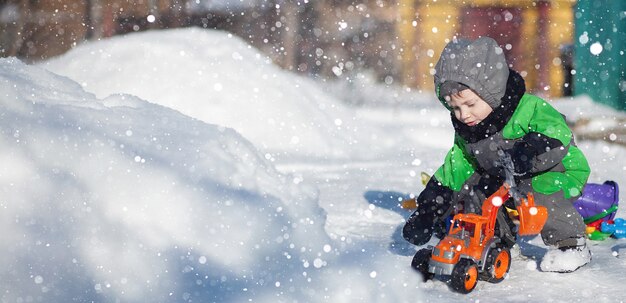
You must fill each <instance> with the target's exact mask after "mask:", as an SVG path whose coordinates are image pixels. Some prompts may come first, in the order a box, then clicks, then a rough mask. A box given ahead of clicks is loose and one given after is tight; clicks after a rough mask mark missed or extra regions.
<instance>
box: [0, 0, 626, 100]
mask: <svg viewBox="0 0 626 303" xmlns="http://www.w3.org/2000/svg"><path fill="white" fill-rule="evenodd" d="M189 26H196V27H202V28H207V29H218V30H224V31H228V32H231V33H233V34H234V35H237V36H239V37H241V38H242V39H244V40H245V41H247V42H248V43H250V44H251V45H253V46H254V47H256V48H258V49H260V50H261V51H262V52H263V53H265V54H266V55H267V56H269V57H270V58H272V60H274V62H275V63H276V64H277V65H279V66H281V67H282V68H284V69H287V70H290V71H293V72H296V73H299V74H303V75H307V76H310V77H313V78H316V79H318V80H320V79H321V80H323V81H327V80H337V81H345V82H348V83H350V82H352V81H356V80H358V78H371V79H374V81H376V82H379V83H383V84H385V85H395V86H402V87H405V88H407V89H410V90H417V91H432V89H433V84H432V73H433V68H434V64H435V63H436V61H437V59H438V57H439V53H440V52H441V50H442V49H443V47H444V46H445V44H446V43H447V42H449V41H450V39H452V37H455V36H456V37H466V38H472V39H474V38H477V37H479V36H484V35H488V36H491V37H493V38H494V39H496V41H498V43H499V44H500V45H501V47H502V48H503V49H504V51H505V54H506V56H507V59H508V60H509V63H510V64H511V65H512V68H514V69H515V70H517V71H519V72H520V73H521V74H522V76H523V77H524V78H525V80H526V86H527V88H528V90H529V91H531V92H533V93H535V94H538V95H540V96H542V97H550V98H556V97H562V96H571V95H579V94H586V95H589V96H590V97H591V98H592V99H594V100H595V101H596V102H601V103H604V104H607V105H610V106H612V107H615V108H618V109H621V110H625V109H626V77H625V67H626V54H624V52H625V51H626V50H625V47H624V44H625V41H626V1H620V0H595V1H573V0H549V1H548V0H546V1H530V0H500V1H496V0H473V1H472V0H465V1H452V0H363V1H351V0H135V1H129V0H45V1H43V0H0V45H1V46H0V56H2V57H9V56H15V57H18V58H20V59H21V60H23V61H26V62H29V63H33V62H37V61H41V60H45V59H48V58H51V57H54V56H58V55H61V54H63V53H64V52H66V51H67V50H69V49H71V48H72V47H74V46H76V45H78V44H81V43H84V42H85V41H90V40H98V39H106V38H107V37H112V36H116V35H125V34H129V33H133V32H138V31H146V30H161V29H169V28H179V27H189Z"/></svg>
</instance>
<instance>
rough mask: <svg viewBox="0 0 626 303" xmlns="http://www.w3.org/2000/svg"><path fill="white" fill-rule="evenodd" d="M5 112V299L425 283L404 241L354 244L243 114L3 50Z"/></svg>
mask: <svg viewBox="0 0 626 303" xmlns="http://www.w3.org/2000/svg"><path fill="white" fill-rule="evenodd" d="M0 117H2V119H0V127H1V129H2V135H1V136H0V146H1V148H0V159H1V160H2V163H3V165H2V167H0V197H1V198H0V208H1V209H2V211H1V212H0V229H1V230H2V233H1V234H0V241H2V243H3V245H2V248H0V266H2V268H4V269H5V270H4V271H3V272H2V273H1V274H0V289H2V290H3V291H2V295H1V296H0V298H1V299H2V301H7V302H21V301H23V302H29V301H33V300H35V301H42V302H70V301H79V302H86V301H122V302H190V301H195V302H244V301H249V300H253V301H255V302H277V301H290V302H291V301H301V302H315V301H320V300H330V298H333V301H334V302H352V301H367V302H376V301H381V302H382V301H386V300H392V301H395V302H400V301H408V300H410V299H413V298H415V297H416V296H418V295H419V292H417V291H416V287H417V285H419V282H418V276H417V275H415V273H414V272H412V271H411V270H410V269H409V268H406V267H404V266H403V267H402V268H401V269H400V270H398V269H397V268H396V269H394V270H389V264H397V263H398V261H397V259H398V258H399V257H398V256H393V255H388V256H377V257H376V259H375V260H372V256H371V255H370V254H369V253H368V252H365V251H363V252H361V253H353V254H348V255H344V254H345V252H344V251H345V250H346V249H349V246H346V243H342V242H341V241H340V240H336V239H331V238H330V237H328V235H327V234H326V233H325V232H324V223H325V214H324V212H323V211H322V210H321V208H319V206H318V202H317V190H316V189H314V188H312V187H310V186H309V185H306V184H305V183H303V182H302V180H301V179H300V178H298V177H293V176H289V175H283V174H281V173H278V172H277V171H276V170H275V168H274V167H273V165H272V163H271V161H269V160H267V159H266V157H265V156H264V155H262V154H259V153H258V151H257V150H256V149H255V147H254V146H252V145H251V144H250V142H248V141H247V140H245V139H244V138H242V137H241V136H240V135H239V134H237V133H236V132H235V131H233V130H232V129H228V128H224V127H220V126H215V125H210V124H206V123H203V122H201V121H198V120H195V119H192V118H189V117H187V116H184V115H181V114H180V113H178V112H176V111H173V110H170V109H168V108H164V107H162V106H159V105H154V104H151V103H148V102H146V101H143V100H141V99H138V98H136V97H133V96H130V95H112V96H109V97H107V98H106V99H103V100H99V99H97V98H96V97H95V96H94V95H92V94H91V93H88V92H85V91H84V90H83V89H82V88H81V86H80V85H79V84H78V83H76V82H73V81H72V80H69V79H67V78H65V77H61V76H58V75H55V74H52V73H50V72H48V71H45V70H42V69H40V68H37V67H33V66H27V65H25V64H23V63H22V62H20V61H19V60H16V59H0ZM358 256H360V257H358ZM342 259H346V260H343V261H341V260H342ZM392 268H393V267H392ZM407 290H409V291H407Z"/></svg>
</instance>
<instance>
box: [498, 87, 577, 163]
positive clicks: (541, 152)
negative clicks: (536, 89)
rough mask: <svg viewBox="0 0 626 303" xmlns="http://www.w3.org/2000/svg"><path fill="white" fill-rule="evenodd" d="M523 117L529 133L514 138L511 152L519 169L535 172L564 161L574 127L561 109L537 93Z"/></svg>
mask: <svg viewBox="0 0 626 303" xmlns="http://www.w3.org/2000/svg"><path fill="white" fill-rule="evenodd" d="M533 98H534V99H533V100H532V101H533V102H531V104H530V108H529V110H528V113H527V114H526V115H521V118H524V116H526V118H527V119H521V121H524V120H526V121H524V122H527V123H523V124H526V125H524V127H523V128H526V131H527V132H526V133H525V134H524V135H523V136H522V137H521V138H519V140H517V142H515V144H514V146H513V149H512V150H511V151H509V152H510V154H511V155H512V159H513V162H514V164H515V168H516V172H519V173H522V174H528V173H531V174H535V173H540V172H544V171H547V170H550V169H552V168H553V167H555V166H557V165H559V164H561V162H562V160H563V158H564V157H565V156H566V155H567V153H568V151H569V147H570V144H571V143H572V142H573V140H572V131H571V130H570V128H569V127H568V125H567V123H566V122H565V118H564V117H563V115H561V113H559V112H558V111H557V110H556V109H554V108H553V107H552V106H551V105H550V104H548V103H547V102H545V101H544V100H542V99H540V98H538V97H534V96H533Z"/></svg>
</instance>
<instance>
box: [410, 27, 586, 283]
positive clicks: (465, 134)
mask: <svg viewBox="0 0 626 303" xmlns="http://www.w3.org/2000/svg"><path fill="white" fill-rule="evenodd" d="M435 71H436V73H435V76H434V78H435V90H436V94H437V97H438V98H439V99H440V101H441V102H442V104H443V105H444V106H445V107H446V108H448V109H449V110H450V112H451V115H450V116H451V119H452V125H453V126H454V129H455V138H454V145H453V146H452V149H450V151H449V152H448V154H447V156H446V158H445V160H444V163H443V165H442V166H441V167H440V168H439V169H438V170H437V171H436V172H435V174H434V176H433V177H432V178H431V180H430V181H429V182H428V184H427V185H426V188H425V189H424V191H422V193H421V194H420V195H419V196H418V197H417V205H418V208H417V210H416V211H415V213H413V215H412V216H411V217H410V218H409V219H408V220H407V222H406V225H405V226H404V229H403V236H404V238H405V239H407V241H409V242H411V243H413V244H415V245H423V244H425V243H427V242H428V241H429V240H430V238H431V235H432V233H433V232H441V227H442V226H443V224H444V223H443V222H444V220H446V218H447V217H448V216H449V215H450V213H451V211H452V209H454V208H455V207H457V206H458V205H465V209H464V211H466V212H468V211H473V212H479V211H480V206H479V205H480V203H482V202H481V201H482V200H483V199H484V198H485V197H488V196H489V195H491V194H492V193H493V192H494V191H495V190H496V189H498V188H499V187H500V185H502V183H503V182H504V180H505V177H506V174H505V172H504V169H503V165H502V162H503V159H504V156H507V157H510V159H511V160H512V162H513V166H514V176H515V181H516V183H517V184H516V185H517V188H518V189H519V190H520V191H521V192H522V193H525V192H532V193H533V194H534V195H535V203H537V204H538V205H542V206H545V207H546V208H547V209H548V220H547V222H546V224H545V226H544V228H543V230H542V232H541V237H542V239H543V241H544V243H545V244H546V245H549V246H550V249H549V250H548V252H547V253H546V255H545V256H544V257H543V259H542V262H541V265H540V267H541V269H542V270H543V271H556V272H571V271H574V270H576V269H578V268H579V267H581V266H583V265H585V264H587V263H588V262H589V261H590V260H591V254H590V252H589V249H588V248H587V246H586V241H585V224H584V222H583V220H582V217H581V216H580V214H579V213H578V212H577V211H576V209H575V208H574V206H573V201H575V200H576V198H577V197H578V196H579V195H580V194H581V191H582V188H583V186H584V185H585V183H586V182H587V178H588V177H589V171H590V169H589V165H588V164H587V160H586V159H585V156H584V155H583V154H582V152H581V151H580V149H578V147H576V144H575V142H574V138H573V136H572V132H571V130H570V129H569V127H568V126H567V124H566V123H565V119H564V117H563V115H561V114H560V113H559V112H558V111H557V110H555V109H554V108H553V107H552V106H550V105H549V104H548V103H546V102H545V101H544V100H542V99H541V98H539V97H536V96H533V95H530V94H527V93H525V91H526V89H525V86H524V79H522V77H521V76H520V75H519V74H518V73H517V72H515V71H514V70H512V69H509V67H508V64H507V62H506V59H505V57H504V53H503V51H502V49H501V48H500V47H499V46H498V44H497V43H496V42H495V41H494V40H493V39H491V38H488V37H482V38H479V39H477V40H475V41H469V40H465V39H456V40H454V41H452V42H450V43H448V45H447V46H446V47H445V49H444V50H443V52H442V54H441V57H440V59H439V62H437V65H436V66H435ZM472 203H473V204H472ZM472 205H473V206H474V208H472ZM477 205H478V207H475V206H477ZM501 210H502V212H501V213H499V214H498V220H497V222H498V233H499V234H500V236H501V237H502V238H503V239H504V242H505V243H507V244H508V245H510V246H512V245H513V244H515V235H514V232H512V229H513V227H514V226H513V225H512V224H510V220H508V217H507V216H506V215H505V213H504V208H502V209H501Z"/></svg>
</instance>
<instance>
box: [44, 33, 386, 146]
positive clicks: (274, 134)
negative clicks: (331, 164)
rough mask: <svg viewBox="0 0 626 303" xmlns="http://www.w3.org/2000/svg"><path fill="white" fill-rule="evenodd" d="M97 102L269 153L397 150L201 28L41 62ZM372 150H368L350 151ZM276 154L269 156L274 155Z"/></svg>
mask: <svg viewBox="0 0 626 303" xmlns="http://www.w3.org/2000/svg"><path fill="white" fill-rule="evenodd" d="M43 66H44V67H45V68H46V69H48V70H51V71H53V72H55V73H57V74H61V75H65V76H68V77H70V78H72V79H74V80H76V81H77V82H79V83H81V84H82V85H83V87H84V89H85V90H87V91H90V92H93V93H95V94H96V96H98V97H99V98H104V97H106V96H108V95H110V94H114V93H121V92H122V93H128V94H132V95H136V96H138V97H140V98H142V99H145V100H150V101H151V102H156V103H158V104H161V105H164V106H167V107H170V108H173V109H176V110H178V111H180V112H182V113H184V114H186V115H189V116H191V117H194V118H197V119H200V120H202V121H205V122H208V123H213V124H218V125H222V126H226V127H231V128H234V129H235V130H237V131H238V132H239V133H241V134H242V135H243V136H244V137H246V138H247V139H249V140H250V141H251V142H253V143H254V145H255V146H257V147H258V148H260V149H261V150H263V151H267V152H270V153H289V154H291V155H305V156H316V157H354V156H357V155H358V156H361V157H368V156H369V157H371V155H372V154H375V153H376V152H377V151H378V150H379V149H382V148H384V147H386V148H389V147H392V146H394V145H397V144H396V142H391V141H389V142H387V141H383V140H381V138H383V137H386V135H385V136H383V135H382V134H380V133H377V132H376V131H374V130H373V129H369V128H367V127H366V126H364V124H362V123H359V121H355V120H356V117H355V116H354V115H353V113H352V112H351V111H349V110H347V109H346V108H345V107H344V105H343V104H342V103H341V102H340V101H338V100H336V99H334V98H333V97H331V96H329V95H327V94H325V93H324V92H323V91H322V90H321V89H319V88H318V87H317V86H316V84H315V83H314V82H313V81H311V80H309V79H306V78H304V77H297V76H294V75H293V74H291V73H288V72H286V71H283V70H281V69H279V68H278V67H277V66H275V65H274V64H273V63H272V62H271V60H270V59H269V58H267V57H265V56H263V55H262V54H261V53H260V52H259V51H258V50H256V49H253V48H252V47H251V46H249V45H248V44H246V43H245V42H244V41H242V40H241V39H239V38H237V37H234V36H232V35H231V34H227V33H225V32H220V31H212V30H203V29H199V28H186V29H175V30H167V31H152V32H143V33H136V34H131V35H127V36H120V37H115V38H112V39H108V40H104V41H100V42H94V43H86V44H84V45H82V46H79V47H77V48H75V49H73V50H72V51H70V52H69V53H67V54H66V55H64V56H62V57H60V58H58V59H54V60H51V61H49V62H47V63H44V64H43ZM357 144H363V145H369V146H370V148H371V152H370V153H365V154H364V153H363V149H356V148H354V146H355V145H357ZM272 156H274V155H272Z"/></svg>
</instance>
